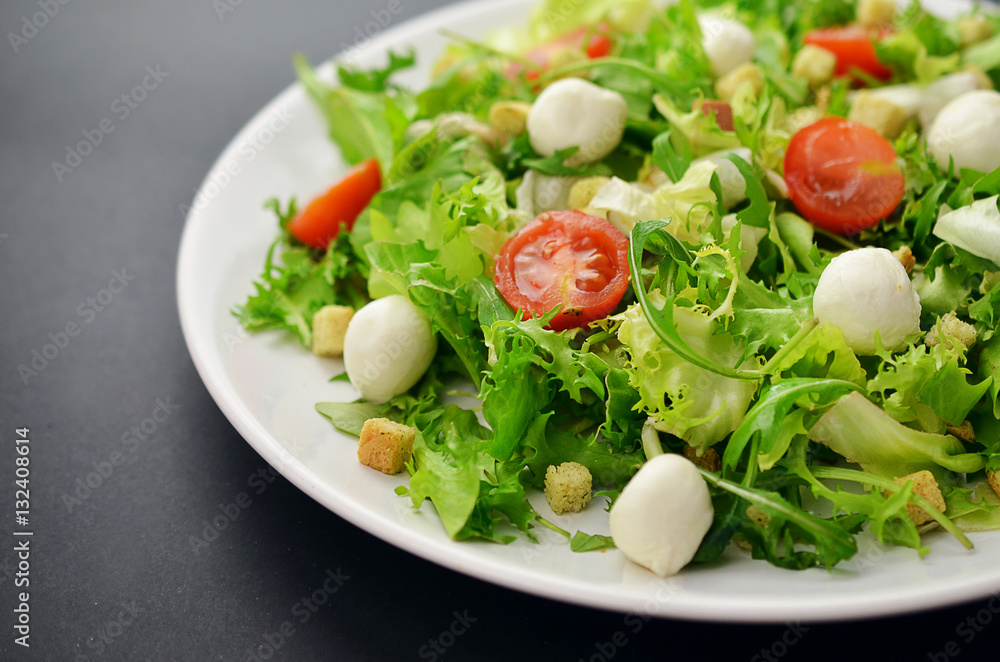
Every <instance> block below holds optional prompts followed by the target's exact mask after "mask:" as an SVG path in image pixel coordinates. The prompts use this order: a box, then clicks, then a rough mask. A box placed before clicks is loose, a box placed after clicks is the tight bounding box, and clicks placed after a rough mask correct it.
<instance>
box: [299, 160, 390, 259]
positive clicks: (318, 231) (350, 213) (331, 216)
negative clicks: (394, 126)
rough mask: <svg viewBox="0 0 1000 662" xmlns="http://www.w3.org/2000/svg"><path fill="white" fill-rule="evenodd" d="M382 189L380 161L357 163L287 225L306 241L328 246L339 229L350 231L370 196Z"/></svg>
mask: <svg viewBox="0 0 1000 662" xmlns="http://www.w3.org/2000/svg"><path fill="white" fill-rule="evenodd" d="M381 188H382V173H381V172H380V171H379V165H378V161H377V160H376V159H369V160H368V161H365V162H363V163H359V164H358V165H356V166H355V167H354V168H353V169H352V170H351V171H350V172H348V173H347V174H346V175H344V178H343V179H341V180H340V181H339V182H337V183H336V184H334V185H333V186H332V187H331V188H330V190H329V191H327V192H326V193H324V194H323V195H321V196H319V197H318V198H316V199H315V200H313V201H312V202H310V203H309V206H308V207H306V208H305V210H303V212H302V213H301V214H299V215H298V216H296V217H295V218H294V219H292V221H291V223H289V224H288V231H289V232H291V233H292V235H294V236H295V238H296V239H298V240H299V241H301V242H302V243H303V244H307V245H309V246H312V247H314V248H322V249H325V248H326V247H327V246H329V245H330V240H332V239H333V238H334V237H336V236H337V234H338V233H339V232H340V226H341V224H344V225H346V226H347V229H348V230H350V229H351V228H352V227H354V221H355V220H357V218H358V215H360V214H361V212H363V211H364V210H365V207H367V206H368V203H369V202H371V199H372V198H373V197H375V194H376V193H378V192H379V189H381Z"/></svg>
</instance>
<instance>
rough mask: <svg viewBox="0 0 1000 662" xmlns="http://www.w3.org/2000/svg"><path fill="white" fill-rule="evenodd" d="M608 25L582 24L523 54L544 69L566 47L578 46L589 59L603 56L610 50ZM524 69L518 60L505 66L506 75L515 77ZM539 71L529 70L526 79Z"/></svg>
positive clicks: (536, 75)
mask: <svg viewBox="0 0 1000 662" xmlns="http://www.w3.org/2000/svg"><path fill="white" fill-rule="evenodd" d="M608 30H609V28H608V26H607V25H605V24H604V23H601V24H600V25H598V26H597V28H596V29H592V28H590V27H587V26H583V27H580V28H577V29H576V30H573V31H571V32H567V33H566V34H564V35H562V36H561V37H557V38H556V39H553V40H552V41H550V42H549V43H547V44H543V45H541V46H539V47H537V48H534V49H532V50H530V51H528V52H527V53H525V54H524V58H525V59H526V60H530V61H531V62H534V63H535V64H537V65H538V67H539V69H543V70H544V69H546V68H548V66H549V62H550V61H551V60H552V58H553V57H555V55H556V53H558V52H559V51H561V50H563V49H566V48H578V49H580V50H582V51H583V52H584V53H586V55H587V57H588V58H590V59H591V60H593V59H595V58H599V57H604V56H606V55H608V54H609V53H610V52H611V47H612V45H613V43H612V41H611V38H610V37H609V36H608ZM588 34H590V41H589V42H588V43H587V45H586V47H584V44H583V41H584V39H586V37H587V35H588ZM524 70H525V66H524V65H523V64H521V63H520V62H513V63H511V65H510V66H509V67H507V77H508V78H516V77H517V75H518V74H520V73H521V72H522V71H524ZM539 75H540V74H539V71H536V70H529V71H528V72H527V73H526V74H525V77H526V78H527V79H528V80H535V79H536V78H538V76H539Z"/></svg>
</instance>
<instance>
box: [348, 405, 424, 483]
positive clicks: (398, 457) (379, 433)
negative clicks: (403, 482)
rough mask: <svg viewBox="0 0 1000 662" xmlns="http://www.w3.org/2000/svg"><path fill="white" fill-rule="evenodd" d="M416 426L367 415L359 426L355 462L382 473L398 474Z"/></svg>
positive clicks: (408, 455)
mask: <svg viewBox="0 0 1000 662" xmlns="http://www.w3.org/2000/svg"><path fill="white" fill-rule="evenodd" d="M416 436H417V430H416V428H411V427H410V426H409V425H403V424H402V423H396V422H395V421H390V420H389V419H388V418H369V419H368V420H367V421H365V424H364V426H363V427H362V428H361V442H360V443H359V444H358V461H359V462H361V464H363V465H365V466H366V467H371V468H372V469H377V470H378V471H381V472H382V473H384V474H389V475H390V476H391V475H393V474H398V473H399V472H400V471H402V470H403V468H404V465H405V464H406V462H407V461H409V459H410V454H411V453H412V452H413V440H414V439H415V438H416Z"/></svg>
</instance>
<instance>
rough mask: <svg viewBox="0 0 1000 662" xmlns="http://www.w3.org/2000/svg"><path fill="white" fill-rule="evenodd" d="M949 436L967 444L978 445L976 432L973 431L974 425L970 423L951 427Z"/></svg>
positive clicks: (949, 427) (966, 422)
mask: <svg viewBox="0 0 1000 662" xmlns="http://www.w3.org/2000/svg"><path fill="white" fill-rule="evenodd" d="M948 434H950V435H951V436H953V437H955V438H956V439H958V440H959V441H964V442H965V443H967V444H974V443H976V431H975V430H973V429H972V423H970V422H969V421H965V422H963V423H962V424H961V425H949V426H948Z"/></svg>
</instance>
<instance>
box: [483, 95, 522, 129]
mask: <svg viewBox="0 0 1000 662" xmlns="http://www.w3.org/2000/svg"><path fill="white" fill-rule="evenodd" d="M529 112H531V104H530V103H526V102H524V101H497V102H496V103H495V104H493V105H492V106H490V113H489V116H488V117H487V121H489V123H490V125H491V126H492V127H493V128H494V129H496V130H497V131H501V132H503V133H506V134H507V135H509V136H515V137H516V136H520V135H522V134H523V133H524V132H525V131H527V130H528V113H529Z"/></svg>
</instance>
